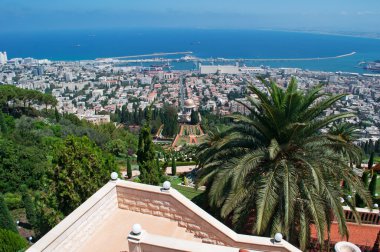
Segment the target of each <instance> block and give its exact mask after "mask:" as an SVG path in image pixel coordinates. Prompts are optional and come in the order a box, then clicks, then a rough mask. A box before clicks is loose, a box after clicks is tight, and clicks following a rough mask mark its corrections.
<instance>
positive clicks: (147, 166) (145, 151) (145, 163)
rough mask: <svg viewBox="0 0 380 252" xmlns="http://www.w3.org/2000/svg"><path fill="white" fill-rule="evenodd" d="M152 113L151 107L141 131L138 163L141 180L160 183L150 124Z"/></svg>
mask: <svg viewBox="0 0 380 252" xmlns="http://www.w3.org/2000/svg"><path fill="white" fill-rule="evenodd" d="M151 113H152V112H151V109H149V111H148V115H147V118H146V122H145V124H144V126H143V127H142V128H141V131H140V135H139V145H138V151H137V163H138V164H139V170H140V176H139V178H140V181H141V182H142V183H145V184H150V185H158V184H159V183H160V173H159V171H158V169H157V163H156V162H155V160H154V159H155V151H154V145H153V140H152V136H151V134H150V126H149V125H150V121H151Z"/></svg>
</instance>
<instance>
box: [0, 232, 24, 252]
mask: <svg viewBox="0 0 380 252" xmlns="http://www.w3.org/2000/svg"><path fill="white" fill-rule="evenodd" d="M27 246H28V243H27V242H26V240H25V239H24V238H23V237H22V236H21V235H19V234H16V233H14V232H12V231H10V230H6V229H0V252H16V251H20V250H23V249H25V248H26V247H27Z"/></svg>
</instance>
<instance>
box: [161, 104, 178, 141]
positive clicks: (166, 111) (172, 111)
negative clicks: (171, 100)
mask: <svg viewBox="0 0 380 252" xmlns="http://www.w3.org/2000/svg"><path fill="white" fill-rule="evenodd" d="M162 111H163V112H162V115H161V121H162V123H163V124H164V127H163V129H162V134H163V135H164V136H168V137H172V136H174V135H175V134H177V132H178V111H177V108H175V107H174V106H169V105H165V106H164V107H163V109H162Z"/></svg>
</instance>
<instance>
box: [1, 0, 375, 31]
mask: <svg viewBox="0 0 380 252" xmlns="http://www.w3.org/2000/svg"><path fill="white" fill-rule="evenodd" d="M1 6H2V9H3V10H2V15H0V25H1V26H2V27H3V31H14V32H18V31H33V30H56V29H95V28H98V29H111V28H144V27H151V28H152V27H154V28H203V29H224V28H226V29H293V30H316V31H318V30H320V31H331V32H337V31H349V32H377V29H376V27H379V25H380V19H379V18H378V17H379V15H380V5H379V4H378V2H377V1H375V0H369V1H366V3H365V5H364V4H363V3H361V2H358V1H353V0H349V1H343V0H337V1H334V2H331V1H327V0H323V1H318V2H310V1H308V2H305V1H300V0H292V1H287V2H283V1H279V0H273V1H268V2H259V1H247V0H237V1H233V2H231V1H216V0H208V1H200V0H195V1H181V2H180V3H179V2H176V1H174V0H162V1H159V2H158V1H153V0H143V1H127V2H125V1H120V0H110V1H107V2H105V1H100V0H96V1H87V0H85V1H73V0H68V1H64V2H56V1H46V0H38V1H25V0H19V1H16V2H15V1H9V0H2V4H1Z"/></svg>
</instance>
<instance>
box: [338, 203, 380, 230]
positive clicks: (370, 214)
mask: <svg viewBox="0 0 380 252" xmlns="http://www.w3.org/2000/svg"><path fill="white" fill-rule="evenodd" d="M343 210H344V215H345V217H346V220H347V221H349V222H356V219H355V216H354V214H353V212H352V211H351V209H350V208H349V207H347V206H343ZM356 211H357V212H358V214H359V216H360V220H361V223H362V224H370V225H380V214H379V210H377V209H374V210H372V211H371V210H369V209H368V208H356Z"/></svg>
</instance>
